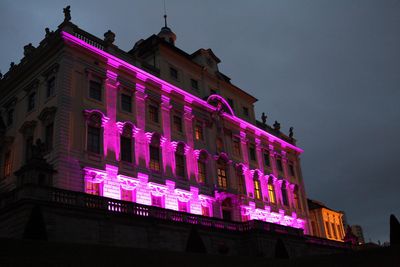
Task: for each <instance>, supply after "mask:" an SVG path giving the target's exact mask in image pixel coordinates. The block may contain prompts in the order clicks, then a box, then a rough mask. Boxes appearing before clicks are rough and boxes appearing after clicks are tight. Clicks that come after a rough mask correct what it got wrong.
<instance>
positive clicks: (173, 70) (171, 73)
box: [169, 67, 178, 80]
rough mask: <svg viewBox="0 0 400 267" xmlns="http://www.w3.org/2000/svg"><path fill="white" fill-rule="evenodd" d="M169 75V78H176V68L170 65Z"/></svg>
mask: <svg viewBox="0 0 400 267" xmlns="http://www.w3.org/2000/svg"><path fill="white" fill-rule="evenodd" d="M169 75H170V76H171V78H173V79H174V80H178V70H177V69H175V68H172V67H170V68H169Z"/></svg>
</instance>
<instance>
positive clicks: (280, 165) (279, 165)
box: [276, 158, 283, 172]
mask: <svg viewBox="0 0 400 267" xmlns="http://www.w3.org/2000/svg"><path fill="white" fill-rule="evenodd" d="M276 167H277V168H278V171H280V172H281V171H283V165H282V160H281V159H280V158H277V159H276Z"/></svg>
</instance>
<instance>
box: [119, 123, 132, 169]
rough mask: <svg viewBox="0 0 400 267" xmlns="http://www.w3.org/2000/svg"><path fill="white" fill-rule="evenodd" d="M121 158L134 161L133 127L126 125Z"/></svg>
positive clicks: (123, 131) (123, 133)
mask: <svg viewBox="0 0 400 267" xmlns="http://www.w3.org/2000/svg"><path fill="white" fill-rule="evenodd" d="M120 142H121V143H120V145H121V160H122V161H126V162H132V127H131V126H130V125H126V126H125V127H124V128H123V130H122V134H121V140H120Z"/></svg>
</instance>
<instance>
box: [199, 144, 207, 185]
mask: <svg viewBox="0 0 400 267" xmlns="http://www.w3.org/2000/svg"><path fill="white" fill-rule="evenodd" d="M206 162H207V152H205V151H201V153H200V155H199V159H198V160H197V173H198V180H199V183H201V184H205V183H206V182H207V165H206Z"/></svg>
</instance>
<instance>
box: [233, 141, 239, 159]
mask: <svg viewBox="0 0 400 267" xmlns="http://www.w3.org/2000/svg"><path fill="white" fill-rule="evenodd" d="M233 154H234V155H236V156H240V141H239V140H233Z"/></svg>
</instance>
